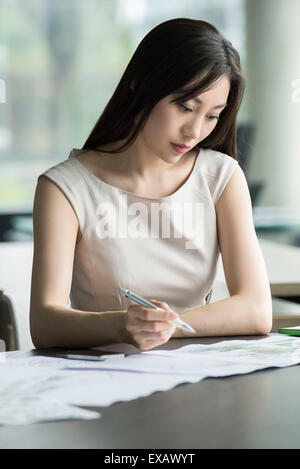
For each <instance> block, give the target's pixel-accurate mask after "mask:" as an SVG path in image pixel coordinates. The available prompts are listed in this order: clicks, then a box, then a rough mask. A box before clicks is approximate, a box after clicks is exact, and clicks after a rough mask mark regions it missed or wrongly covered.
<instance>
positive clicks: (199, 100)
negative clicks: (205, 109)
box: [193, 98, 228, 109]
mask: <svg viewBox="0 0 300 469" xmlns="http://www.w3.org/2000/svg"><path fill="white" fill-rule="evenodd" d="M193 101H196V103H199V104H202V103H203V101H201V99H199V98H194V99H193ZM227 105H228V104H227V103H225V104H219V105H218V106H215V107H213V109H221V108H223V107H226V106H227Z"/></svg>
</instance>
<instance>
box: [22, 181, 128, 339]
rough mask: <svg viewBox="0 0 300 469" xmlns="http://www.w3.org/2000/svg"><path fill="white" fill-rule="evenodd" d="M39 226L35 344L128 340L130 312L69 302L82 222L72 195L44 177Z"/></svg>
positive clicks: (35, 267) (34, 275)
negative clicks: (81, 306)
mask: <svg viewBox="0 0 300 469" xmlns="http://www.w3.org/2000/svg"><path fill="white" fill-rule="evenodd" d="M33 226H34V255H33V266H32V278H31V301H30V329H31V337H32V341H33V344H34V345H35V347H37V348H45V347H92V346H96V345H100V344H105V343H112V342H124V341H125V339H126V331H125V324H124V319H125V313H126V311H122V310H121V311H106V312H103V313H99V312H93V311H91V312H88V311H79V310H75V309H71V308H68V307H67V304H68V299H69V294H70V289H71V283H72V272H73V259H74V251H75V245H76V238H77V234H78V231H79V230H78V226H79V225H78V220H77V217H76V214H75V212H74V210H73V208H72V206H71V204H70V203H69V201H68V200H67V198H66V197H65V196H64V194H63V193H62V192H61V190H60V189H59V188H58V187H57V186H56V184H54V183H53V182H52V181H50V180H49V179H48V178H47V177H44V176H43V177H41V178H39V180H38V184H37V188H36V193H35V200H34V209H33Z"/></svg>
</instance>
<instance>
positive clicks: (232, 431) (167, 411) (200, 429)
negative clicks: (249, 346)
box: [0, 336, 300, 454]
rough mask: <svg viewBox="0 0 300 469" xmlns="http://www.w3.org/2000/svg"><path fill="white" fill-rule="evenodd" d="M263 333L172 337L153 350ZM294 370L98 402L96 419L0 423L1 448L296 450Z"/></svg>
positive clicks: (299, 426) (297, 378)
mask: <svg viewBox="0 0 300 469" xmlns="http://www.w3.org/2000/svg"><path fill="white" fill-rule="evenodd" d="M264 337H265V336H259V337H256V336H252V337H245V336H244V337H232V338H230V337H226V338H204V339H199V338H195V339H172V340H170V341H169V343H168V344H165V345H163V346H160V347H157V348H160V349H167V348H168V349H170V348H177V347H180V346H183V345H186V344H188V343H214V342H219V341H222V340H229V339H235V340H236V339H244V340H253V339H259V338H264ZM299 371H300V368H299V366H292V367H288V368H281V369H280V368H276V369H274V368H273V369H266V370H261V371H257V372H254V373H250V374H246V375H237V376H231V377H224V378H206V379H204V380H203V381H200V382H199V383H195V384H183V385H180V386H177V387H176V388H173V389H171V390H169V391H166V392H157V393H154V394H152V395H150V396H147V397H144V398H139V399H136V400H133V401H129V402H120V403H116V404H113V405H111V406H109V407H104V408H102V407H99V408H97V410H100V411H101V412H102V417H101V418H100V419H97V420H90V421H83V420H82V421H64V422H55V423H41V424H33V425H25V426H14V427H0V447H1V448H105V449H116V448H123V449H125V448H131V449H133V448H148V449H151V448H161V449H162V448H170V449H171V448H172V449H180V448H183V449H185V448H186V449H188V448H198V449H201V448H203V449H204V448H300V420H299V392H298V389H299V385H300V372H299ZM94 409H95V408H94ZM108 454H110V453H109V452H108ZM129 454H130V453H129Z"/></svg>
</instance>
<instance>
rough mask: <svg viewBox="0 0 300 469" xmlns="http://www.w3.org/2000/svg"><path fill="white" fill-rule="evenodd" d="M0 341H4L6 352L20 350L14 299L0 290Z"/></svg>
mask: <svg viewBox="0 0 300 469" xmlns="http://www.w3.org/2000/svg"><path fill="white" fill-rule="evenodd" d="M0 339H1V340H3V341H4V344H5V350H6V351H11V350H18V349H19V340H18V331H17V325H16V320H15V312H14V305H13V299H12V298H11V297H10V296H9V294H8V293H5V292H4V291H2V290H0Z"/></svg>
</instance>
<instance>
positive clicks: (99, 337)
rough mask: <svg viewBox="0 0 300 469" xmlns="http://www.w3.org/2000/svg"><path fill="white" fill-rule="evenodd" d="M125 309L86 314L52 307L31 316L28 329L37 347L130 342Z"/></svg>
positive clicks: (92, 345) (78, 346)
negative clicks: (126, 328) (126, 327)
mask: <svg viewBox="0 0 300 469" xmlns="http://www.w3.org/2000/svg"><path fill="white" fill-rule="evenodd" d="M125 313H126V311H125V310H120V311H105V312H89V311H79V310H76V309H72V308H66V307H61V306H54V305H51V306H49V307H47V308H43V309H42V310H41V311H39V313H38V314H34V313H31V314H30V329H31V337H32V341H33V344H34V346H35V347H36V348H49V347H70V348H89V347H95V346H98V345H105V344H110V343H119V342H127V343H128V342H130V340H129V335H128V332H126V330H125Z"/></svg>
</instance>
